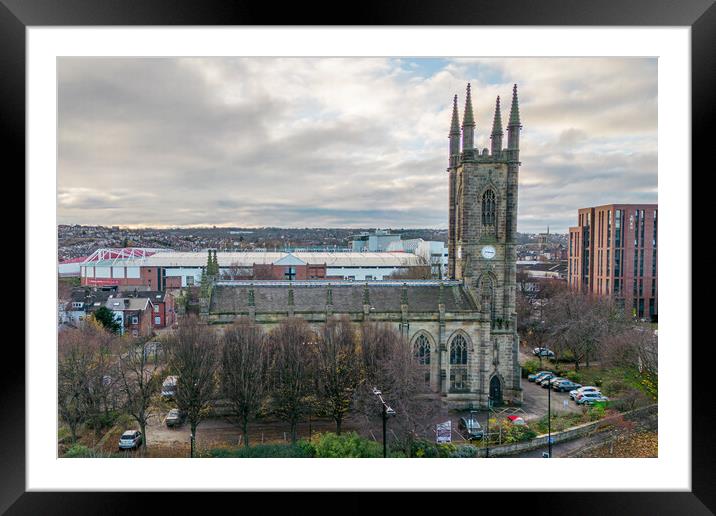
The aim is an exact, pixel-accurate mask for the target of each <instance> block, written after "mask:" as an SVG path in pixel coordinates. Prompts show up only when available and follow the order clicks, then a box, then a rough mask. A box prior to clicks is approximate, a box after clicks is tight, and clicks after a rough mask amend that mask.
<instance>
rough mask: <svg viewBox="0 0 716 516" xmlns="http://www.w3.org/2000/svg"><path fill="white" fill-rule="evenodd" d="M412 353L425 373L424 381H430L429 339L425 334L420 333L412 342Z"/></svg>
mask: <svg viewBox="0 0 716 516" xmlns="http://www.w3.org/2000/svg"><path fill="white" fill-rule="evenodd" d="M413 354H414V355H415V358H416V359H417V362H418V367H420V368H421V369H423V371H424V373H425V383H427V384H429V383H430V340H429V339H428V337H427V335H425V334H422V333H421V334H420V335H418V337H417V338H416V339H415V343H414V344H413Z"/></svg>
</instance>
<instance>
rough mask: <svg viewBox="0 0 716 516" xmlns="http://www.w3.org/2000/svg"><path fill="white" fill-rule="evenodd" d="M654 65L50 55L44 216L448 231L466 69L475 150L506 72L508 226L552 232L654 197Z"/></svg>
mask: <svg viewBox="0 0 716 516" xmlns="http://www.w3.org/2000/svg"><path fill="white" fill-rule="evenodd" d="M656 64H657V63H656V59H637V58H582V59H575V58H569V59H567V58H529V59H527V58H510V59H495V58H493V59H464V58H461V59H432V58H431V59H394V58H350V59H343V58H284V59H282V58H186V59H181V58H60V59H58V197H57V200H58V210H57V215H58V224H85V225H105V226H113V225H119V226H123V227H155V228H162V227H211V226H214V225H216V226H217V227H226V226H233V227H246V228H250V227H299V228H300V227H344V228H359V227H362V228H366V227H390V228H399V227H400V228H406V229H408V228H447V208H448V203H447V186H448V185H447V174H446V172H445V170H446V167H447V157H448V150H447V149H448V139H447V134H448V130H449V124H450V113H451V109H452V96H453V95H454V94H457V95H458V106H459V109H460V117H461V118H462V116H463V109H464V100H465V86H466V83H467V82H470V83H471V84H472V92H473V107H474V110H475V118H476V121H477V133H476V135H477V137H476V147H478V149H482V148H483V147H489V133H490V131H491V129H492V119H493V114H494V105H495V97H496V96H497V95H500V97H501V101H502V105H503V110H502V115H503V120H502V121H503V127H504V126H505V125H506V112H505V107H506V106H508V105H509V99H510V96H511V91H512V84H513V83H517V84H518V91H519V97H520V114H521V118H522V124H523V126H524V127H523V130H522V134H521V161H522V167H521V173H520V193H519V213H518V231H520V232H523V233H539V232H544V231H545V230H546V228H547V226H549V227H550V231H551V232H555V233H565V232H567V228H568V227H569V226H573V225H575V224H576V218H577V210H578V209H579V208H582V207H587V206H596V205H600V204H609V203H620V202H623V203H657V202H658V199H657V168H656V163H657V134H656V129H657V127H656V116H657V109H656V108H657V105H656V102H657V83H656V70H657V68H656ZM356 185H363V188H356Z"/></svg>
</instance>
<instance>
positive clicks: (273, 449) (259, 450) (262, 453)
mask: <svg viewBox="0 0 716 516" xmlns="http://www.w3.org/2000/svg"><path fill="white" fill-rule="evenodd" d="M305 444H308V445H309V446H310V443H305ZM313 455H314V454H313V452H312V451H311V449H310V448H309V447H307V446H305V445H301V444H300V442H299V443H296V444H257V445H256V446H249V447H248V448H246V447H245V446H241V447H239V448H213V449H211V450H208V451H207V452H206V456H207V457H215V458H242V459H246V458H252V459H273V458H280V459H294V458H310V457H313Z"/></svg>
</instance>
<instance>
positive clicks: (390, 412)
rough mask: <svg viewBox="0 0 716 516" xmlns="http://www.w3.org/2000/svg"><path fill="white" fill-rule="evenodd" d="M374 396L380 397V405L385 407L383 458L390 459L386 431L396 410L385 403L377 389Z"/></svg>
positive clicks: (374, 389) (374, 390)
mask: <svg viewBox="0 0 716 516" xmlns="http://www.w3.org/2000/svg"><path fill="white" fill-rule="evenodd" d="M373 394H375V395H376V396H378V399H379V400H380V403H381V404H382V405H383V407H382V414H383V458H384V459H385V458H386V457H388V441H387V439H386V429H387V426H388V416H395V410H393V409H392V408H390V406H389V405H388V404H387V403H386V402H385V400H384V399H383V394H382V393H381V392H380V391H379V390H378V389H377V388H376V387H373Z"/></svg>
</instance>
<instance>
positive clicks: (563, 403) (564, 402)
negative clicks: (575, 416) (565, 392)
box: [562, 400, 569, 408]
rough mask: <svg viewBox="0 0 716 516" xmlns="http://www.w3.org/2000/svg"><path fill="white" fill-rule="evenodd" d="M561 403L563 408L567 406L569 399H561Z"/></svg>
mask: <svg viewBox="0 0 716 516" xmlns="http://www.w3.org/2000/svg"><path fill="white" fill-rule="evenodd" d="M562 405H564V408H569V400H563V401H562Z"/></svg>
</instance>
